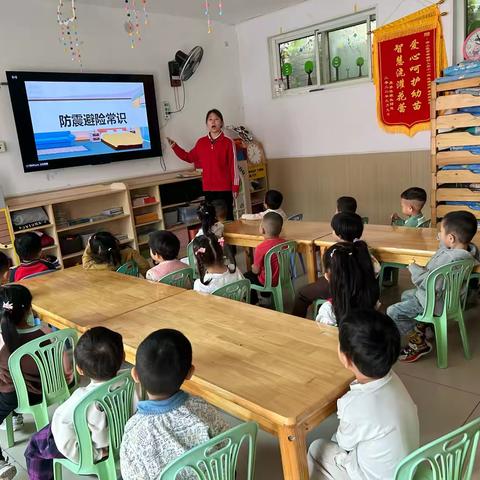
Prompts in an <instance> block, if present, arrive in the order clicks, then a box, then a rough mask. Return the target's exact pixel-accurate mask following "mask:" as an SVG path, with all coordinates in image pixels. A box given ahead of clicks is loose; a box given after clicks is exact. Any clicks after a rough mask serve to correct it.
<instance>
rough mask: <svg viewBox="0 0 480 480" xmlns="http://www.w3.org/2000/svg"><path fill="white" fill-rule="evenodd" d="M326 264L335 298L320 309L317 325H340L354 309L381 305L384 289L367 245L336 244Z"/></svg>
mask: <svg viewBox="0 0 480 480" xmlns="http://www.w3.org/2000/svg"><path fill="white" fill-rule="evenodd" d="M323 265H324V270H325V278H326V280H327V281H328V283H329V286H330V292H331V298H330V299H328V300H327V301H326V302H325V303H324V304H322V306H321V307H320V309H319V311H318V314H317V317H316V321H317V322H319V323H324V324H327V325H334V326H337V325H338V323H340V322H341V320H342V318H343V317H345V315H348V314H349V313H350V311H351V310H354V309H372V308H375V307H376V306H377V303H378V299H379V297H380V288H379V285H378V280H377V279H376V277H375V272H374V268H373V264H372V259H371V256H370V252H369V251H368V247H367V244H366V243H365V242H363V241H361V240H357V241H355V242H352V243H351V242H339V243H336V244H335V245H332V246H331V247H329V248H328V249H327V251H326V252H325V254H324V256H323Z"/></svg>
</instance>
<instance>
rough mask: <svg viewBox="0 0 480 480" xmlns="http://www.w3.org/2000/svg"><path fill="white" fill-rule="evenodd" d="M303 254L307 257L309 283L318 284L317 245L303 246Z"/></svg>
mask: <svg viewBox="0 0 480 480" xmlns="http://www.w3.org/2000/svg"><path fill="white" fill-rule="evenodd" d="M302 253H303V254H304V255H305V259H306V261H307V277H308V282H309V283H313V282H316V281H317V280H318V279H317V259H316V256H315V245H314V244H313V243H312V244H310V245H302Z"/></svg>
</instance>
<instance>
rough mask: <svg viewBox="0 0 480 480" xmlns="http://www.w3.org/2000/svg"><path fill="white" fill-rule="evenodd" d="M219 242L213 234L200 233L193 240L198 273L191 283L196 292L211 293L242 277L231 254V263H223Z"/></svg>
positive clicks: (221, 247)
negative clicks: (200, 234)
mask: <svg viewBox="0 0 480 480" xmlns="http://www.w3.org/2000/svg"><path fill="white" fill-rule="evenodd" d="M221 242H222V239H220V240H218V239H217V237H216V236H215V235H214V234H209V235H202V236H200V237H196V238H195V239H194V240H193V253H194V254H195V259H196V260H197V265H198V272H199V275H200V278H197V280H195V283H194V284H193V289H194V290H196V291H197V292H204V293H213V292H214V291H215V290H218V289H219V288H221V287H224V286H225V285H228V284H229V283H233V282H236V281H237V280H241V279H243V275H242V273H241V272H240V270H238V269H237V267H236V264H235V258H234V257H233V256H231V257H232V258H230V259H229V260H230V262H231V263H229V264H228V265H225V255H224V251H223V245H221ZM222 243H223V242H222Z"/></svg>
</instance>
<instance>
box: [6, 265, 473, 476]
mask: <svg viewBox="0 0 480 480" xmlns="http://www.w3.org/2000/svg"><path fill="white" fill-rule="evenodd" d="M304 282H305V279H304V278H301V279H299V281H298V282H297V284H298V285H300V284H302V283H304ZM408 285H409V279H408V275H407V274H406V272H402V274H401V275H400V285H399V286H397V287H391V288H389V289H386V290H385V292H384V295H383V296H382V303H383V305H384V306H387V305H390V304H391V303H394V302H395V301H397V299H398V298H399V294H400V292H401V291H402V289H405V288H408ZM466 320H467V329H468V333H469V337H470V347H471V350H472V354H473V358H472V359H471V360H465V358H464V357H463V352H462V348H461V343H460V338H459V335H458V332H457V331H456V330H455V328H450V330H449V359H448V361H449V367H448V368H447V369H444V370H440V369H438V368H437V366H436V363H435V362H436V360H435V355H434V354H432V355H431V356H429V357H426V358H425V357H424V358H423V359H421V360H420V361H419V362H417V363H414V364H409V365H397V366H396V367H395V370H396V371H397V373H399V375H400V377H401V378H402V380H403V381H404V383H405V385H406V387H407V389H408V391H409V392H410V394H411V395H412V397H413V399H414V401H415V402H416V404H417V406H418V411H419V416H420V430H421V431H420V433H421V442H422V443H425V442H428V441H430V440H433V439H435V438H437V437H439V436H441V435H443V434H445V433H447V432H449V431H451V430H453V429H454V428H457V427H459V426H461V425H463V424H464V423H466V422H467V421H469V420H471V419H473V418H475V417H477V416H479V415H480V375H479V371H480V301H479V302H478V303H477V304H476V305H475V306H474V307H473V308H470V309H469V310H468V311H467V312H466ZM292 321H294V320H293V319H292ZM452 327H454V326H453V325H452ZM227 417H228V416H227ZM228 419H229V420H230V421H231V423H232V425H233V424H235V423H237V422H238V421H237V420H236V419H234V418H232V417H228ZM26 420H27V423H26V426H25V428H24V430H22V431H21V432H17V433H16V438H17V440H18V441H17V444H16V446H15V447H14V448H13V449H10V450H7V453H8V454H9V455H10V456H11V457H12V458H13V459H14V460H15V462H16V463H17V468H18V474H17V476H16V477H15V479H16V480H20V479H21V480H25V479H27V478H28V477H27V475H26V472H25V461H24V457H23V452H24V450H25V446H26V442H27V440H28V438H29V435H30V434H31V432H32V431H33V425H32V423H31V422H28V419H26ZM335 429H336V418H335V416H331V417H329V418H328V419H327V420H326V421H325V422H324V423H323V424H322V425H321V426H320V427H318V428H317V429H315V430H314V431H313V432H311V434H310V435H309V437H308V440H309V442H311V441H312V440H313V439H315V438H317V437H321V436H323V437H326V438H329V437H330V436H331V435H332V433H333V432H334V431H335ZM0 443H1V444H2V445H5V434H4V433H3V432H2V433H0ZM477 463H479V464H477V465H476V471H475V473H474V476H473V478H474V479H480V462H477ZM241 473H242V472H239V475H238V477H237V478H238V479H239V480H240V479H241V478H244V477H243V476H242V475H241ZM72 478H77V477H75V476H73V475H71V474H69V473H65V474H64V479H65V480H70V479H72ZM255 478H256V479H257V480H281V479H282V478H283V475H282V469H281V463H280V455H279V449H278V443H277V441H276V439H275V438H274V437H273V436H271V435H269V434H267V433H264V432H260V435H259V438H258V443H257V463H256V477H255ZM129 480H130V479H129Z"/></svg>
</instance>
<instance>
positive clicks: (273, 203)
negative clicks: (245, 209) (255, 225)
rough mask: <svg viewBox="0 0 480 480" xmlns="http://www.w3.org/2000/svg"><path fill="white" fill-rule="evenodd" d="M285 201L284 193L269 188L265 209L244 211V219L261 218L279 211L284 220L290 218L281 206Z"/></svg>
mask: <svg viewBox="0 0 480 480" xmlns="http://www.w3.org/2000/svg"><path fill="white" fill-rule="evenodd" d="M282 202H283V195H282V193H281V192H279V191H278V190H268V192H267V193H266V194H265V201H264V202H263V207H264V208H265V210H264V211H263V212H260V213H244V214H243V215H242V220H261V219H262V218H263V217H264V215H265V214H266V213H269V212H275V213H278V214H279V215H280V216H281V217H282V218H283V220H288V218H287V214H286V213H285V212H284V211H283V210H282V209H281V208H280V207H281V205H282Z"/></svg>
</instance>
